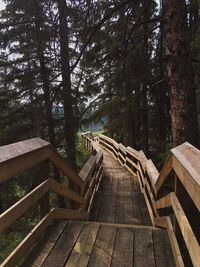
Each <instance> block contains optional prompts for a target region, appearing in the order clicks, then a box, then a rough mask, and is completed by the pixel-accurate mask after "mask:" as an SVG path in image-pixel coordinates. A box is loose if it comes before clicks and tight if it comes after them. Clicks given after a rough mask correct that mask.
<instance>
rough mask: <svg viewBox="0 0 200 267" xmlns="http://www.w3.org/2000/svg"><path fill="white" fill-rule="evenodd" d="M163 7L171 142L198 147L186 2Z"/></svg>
mask: <svg viewBox="0 0 200 267" xmlns="http://www.w3.org/2000/svg"><path fill="white" fill-rule="evenodd" d="M164 8H165V10H164V12H165V21H164V38H165V46H166V51H165V53H166V60H167V65H166V75H167V78H168V82H169V86H170V89H171V92H170V99H171V116H172V136H173V145H174V146H177V145H180V144H181V143H183V142H185V141H188V142H190V143H192V144H193V145H195V146H197V147H198V146H199V131H198V126H197V106H196V97H195V88H194V78H193V72H192V61H191V58H190V50H189V44H188V40H187V8H186V3H185V1H184V0H168V1H165V4H164Z"/></svg>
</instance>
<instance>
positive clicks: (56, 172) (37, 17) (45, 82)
mask: <svg viewBox="0 0 200 267" xmlns="http://www.w3.org/2000/svg"><path fill="white" fill-rule="evenodd" d="M35 11H36V12H35V27H36V38H37V52H38V58H39V62H40V75H41V80H42V84H43V90H44V101H45V109H46V116H47V127H48V136H49V141H50V144H51V145H52V146H53V147H54V148H57V144H56V138H55V130H54V119H53V113H52V103H51V99H50V84H49V76H48V69H47V67H46V61H45V56H44V48H43V44H42V40H43V38H42V33H41V30H40V29H41V28H42V22H41V19H42V15H41V12H40V6H39V4H38V2H37V1H35ZM53 173H54V179H55V180H57V181H58V182H61V178H60V172H59V170H58V169H57V168H56V167H53ZM58 204H59V206H60V207H64V199H63V197H60V196H58Z"/></svg>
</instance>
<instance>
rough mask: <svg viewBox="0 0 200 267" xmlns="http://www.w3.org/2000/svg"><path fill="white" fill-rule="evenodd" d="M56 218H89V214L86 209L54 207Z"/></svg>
mask: <svg viewBox="0 0 200 267" xmlns="http://www.w3.org/2000/svg"><path fill="white" fill-rule="evenodd" d="M53 210H54V219H59V220H87V218H88V214H87V212H85V211H79V210H73V209H62V208H54V209H53Z"/></svg>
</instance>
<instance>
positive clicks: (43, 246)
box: [20, 221, 68, 267]
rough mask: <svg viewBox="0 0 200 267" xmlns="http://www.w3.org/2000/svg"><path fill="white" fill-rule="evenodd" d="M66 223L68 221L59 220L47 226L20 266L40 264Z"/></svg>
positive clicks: (33, 266) (38, 265) (34, 266)
mask: <svg viewBox="0 0 200 267" xmlns="http://www.w3.org/2000/svg"><path fill="white" fill-rule="evenodd" d="M67 224H68V223H67V222H66V221H61V222H55V223H53V224H52V225H51V226H49V227H48V229H47V230H46V231H45V234H44V236H43V237H42V239H41V240H39V241H38V243H36V245H35V247H34V249H33V250H32V251H31V253H30V254H29V255H28V257H26V259H25V261H24V262H23V264H22V266H20V267H27V266H31V267H40V266H42V264H43V263H44V261H45V259H46V258H47V257H48V255H49V253H50V252H51V250H52V248H53V247H54V245H55V243H56V241H57V240H58V239H59V237H60V235H61V234H62V232H63V230H64V228H65V227H66V225H67Z"/></svg>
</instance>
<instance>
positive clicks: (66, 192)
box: [50, 179, 84, 204]
mask: <svg viewBox="0 0 200 267" xmlns="http://www.w3.org/2000/svg"><path fill="white" fill-rule="evenodd" d="M50 181H51V190H52V191H54V192H55V193H57V194H59V195H61V196H63V197H65V198H68V199H70V200H73V201H75V202H77V203H80V204H83V203H84V198H83V197H82V196H80V195H79V194H78V193H76V192H74V191H72V190H70V189H69V188H68V186H67V185H64V184H60V183H58V182H57V181H56V180H54V179H51V180H50Z"/></svg>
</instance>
